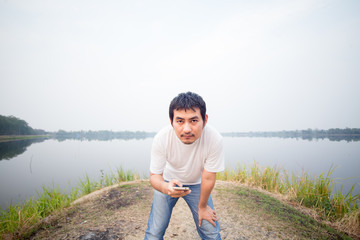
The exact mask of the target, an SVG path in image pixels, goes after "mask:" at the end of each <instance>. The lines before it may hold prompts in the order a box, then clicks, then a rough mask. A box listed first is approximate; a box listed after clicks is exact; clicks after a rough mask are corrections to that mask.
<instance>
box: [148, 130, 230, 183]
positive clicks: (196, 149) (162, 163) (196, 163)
mask: <svg viewBox="0 0 360 240" xmlns="http://www.w3.org/2000/svg"><path fill="white" fill-rule="evenodd" d="M224 162H225V161H224V153H223V144H222V136H221V135H220V134H219V133H218V132H217V131H216V130H215V129H214V128H212V127H211V126H209V125H206V126H205V127H204V129H203V132H202V134H201V136H200V138H199V139H197V140H196V141H195V142H194V143H192V144H184V143H183V142H181V140H180V139H179V138H178V137H177V136H176V133H175V130H174V129H173V127H172V126H171V125H170V126H168V127H165V128H163V129H162V130H160V132H158V133H157V134H156V136H155V137H154V140H153V145H152V149H151V162H150V172H151V173H154V174H162V173H163V177H164V179H165V180H166V181H170V180H172V179H177V180H179V181H180V182H181V183H182V184H184V185H194V184H199V183H201V174H202V171H203V169H205V170H206V171H208V172H221V171H223V170H224V168H225V163H224Z"/></svg>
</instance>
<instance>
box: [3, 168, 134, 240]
mask: <svg viewBox="0 0 360 240" xmlns="http://www.w3.org/2000/svg"><path fill="white" fill-rule="evenodd" d="M135 179H138V174H134V173H133V172H132V171H125V170H124V169H123V168H122V167H120V168H118V169H117V175H115V174H113V173H112V172H110V173H109V174H103V172H102V176H101V178H100V179H99V180H98V181H94V180H92V179H90V177H89V176H88V174H85V176H84V177H83V179H79V182H78V185H77V187H75V188H73V189H72V190H71V192H70V193H69V194H67V193H66V192H65V191H63V192H62V191H60V189H59V188H57V187H55V186H54V184H52V186H51V187H48V188H46V187H43V188H42V192H41V193H37V198H36V199H35V198H29V199H27V200H25V201H22V202H20V203H18V204H12V203H11V204H10V206H9V208H8V209H1V208H0V239H2V238H3V236H5V235H6V234H8V235H11V236H12V237H13V238H25V237H27V236H29V235H30V234H31V232H32V231H34V230H36V228H37V227H38V225H39V224H40V223H41V221H42V219H44V218H46V217H47V216H49V215H50V214H52V213H54V212H56V211H58V210H60V209H63V208H65V207H68V206H69V205H70V204H71V202H73V201H74V200H76V199H77V198H79V197H80V196H83V195H86V194H89V193H91V192H93V191H95V190H97V189H100V188H102V187H105V186H110V185H113V184H115V183H120V182H124V181H131V180H135Z"/></svg>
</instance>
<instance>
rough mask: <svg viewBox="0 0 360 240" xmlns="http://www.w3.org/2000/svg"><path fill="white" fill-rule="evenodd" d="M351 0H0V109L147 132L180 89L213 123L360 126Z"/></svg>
mask: <svg viewBox="0 0 360 240" xmlns="http://www.w3.org/2000/svg"><path fill="white" fill-rule="evenodd" d="M359 11H360V2H359V1H355V0H354V1H349V0H345V1H340V0H337V1H335V0H318V1H285V0H284V1H275V0H273V1H250V2H249V1H115V0H114V1H105V2H100V1H45V0H43V1H40V0H36V1H35V0H31V1H25V0H12V1H4V0H2V1H0V36H1V37H0V53H1V54H0V114H1V115H14V116H16V117H19V118H22V119H24V120H25V121H27V122H28V123H29V124H30V126H32V127H33V128H41V129H44V130H48V131H56V130H58V129H64V130H89V129H90V130H100V129H106V130H120V131H121V130H145V131H157V130H159V129H160V128H161V127H162V126H163V125H164V124H168V123H169V120H168V105H169V103H170V101H171V100H172V98H173V97H175V96H176V95H177V94H178V93H180V92H184V91H194V92H196V93H198V94H200V95H201V96H202V97H203V98H204V100H205V101H206V103H207V107H208V114H209V123H210V124H212V125H214V126H215V127H216V128H218V129H219V130H220V131H222V132H226V131H259V130H270V131H272V130H283V129H284V130H295V129H307V128H318V129H328V128H333V127H339V128H345V127H360V126H359V123H360V112H359V110H358V109H360V94H359V93H358V91H359V89H360V79H359V76H360V68H359V62H360V61H359V60H360V59H359V57H360V28H359V26H360V15H359V14H358V13H359Z"/></svg>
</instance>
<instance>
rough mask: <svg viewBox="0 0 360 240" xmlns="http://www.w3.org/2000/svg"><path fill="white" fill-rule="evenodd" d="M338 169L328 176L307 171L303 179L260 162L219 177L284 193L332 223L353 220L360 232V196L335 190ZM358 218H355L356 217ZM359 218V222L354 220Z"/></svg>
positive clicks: (302, 176) (328, 173)
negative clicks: (335, 175)
mask: <svg viewBox="0 0 360 240" xmlns="http://www.w3.org/2000/svg"><path fill="white" fill-rule="evenodd" d="M333 171H334V168H333V167H331V168H330V170H329V171H328V172H327V173H326V174H324V173H322V174H320V175H319V176H316V177H311V176H310V175H309V174H307V173H305V172H303V173H302V174H301V175H300V176H298V175H295V174H292V175H291V176H290V175H289V174H288V173H287V172H286V171H285V170H280V169H277V168H271V167H265V168H263V167H260V166H259V165H258V164H257V163H254V164H253V165H252V166H250V170H249V171H247V170H246V168H245V167H241V166H240V165H238V167H237V168H234V169H226V170H225V171H224V172H222V173H219V174H217V179H220V180H225V181H239V182H242V183H245V184H248V185H251V186H256V187H260V188H262V189H265V190H267V191H269V192H275V193H281V194H284V195H287V196H289V197H290V198H291V199H293V200H294V201H297V202H298V203H300V204H302V205H304V206H306V207H310V208H314V209H316V210H317V211H318V212H319V213H320V215H322V216H324V217H325V218H327V219H328V220H330V221H342V220H343V219H344V218H352V219H353V220H352V224H355V225H356V226H355V227H354V228H357V229H358V230H359V229H360V208H359V207H360V203H359V201H360V195H359V194H357V195H354V194H353V190H354V188H355V185H354V186H353V187H352V189H351V191H350V192H349V193H347V194H346V195H343V191H342V190H343V189H342V187H341V189H340V190H338V191H337V190H336V189H335V180H334V179H332V178H331V175H332V173H333ZM354 216H355V218H354ZM354 219H355V220H354Z"/></svg>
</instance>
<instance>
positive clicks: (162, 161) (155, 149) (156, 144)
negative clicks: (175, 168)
mask: <svg viewBox="0 0 360 240" xmlns="http://www.w3.org/2000/svg"><path fill="white" fill-rule="evenodd" d="M165 165H166V149H165V144H164V143H162V141H161V138H160V136H159V135H157V136H155V137H154V140H153V144H152V147H151V160H150V172H151V173H153V174H162V173H163V172H164V168H165Z"/></svg>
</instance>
